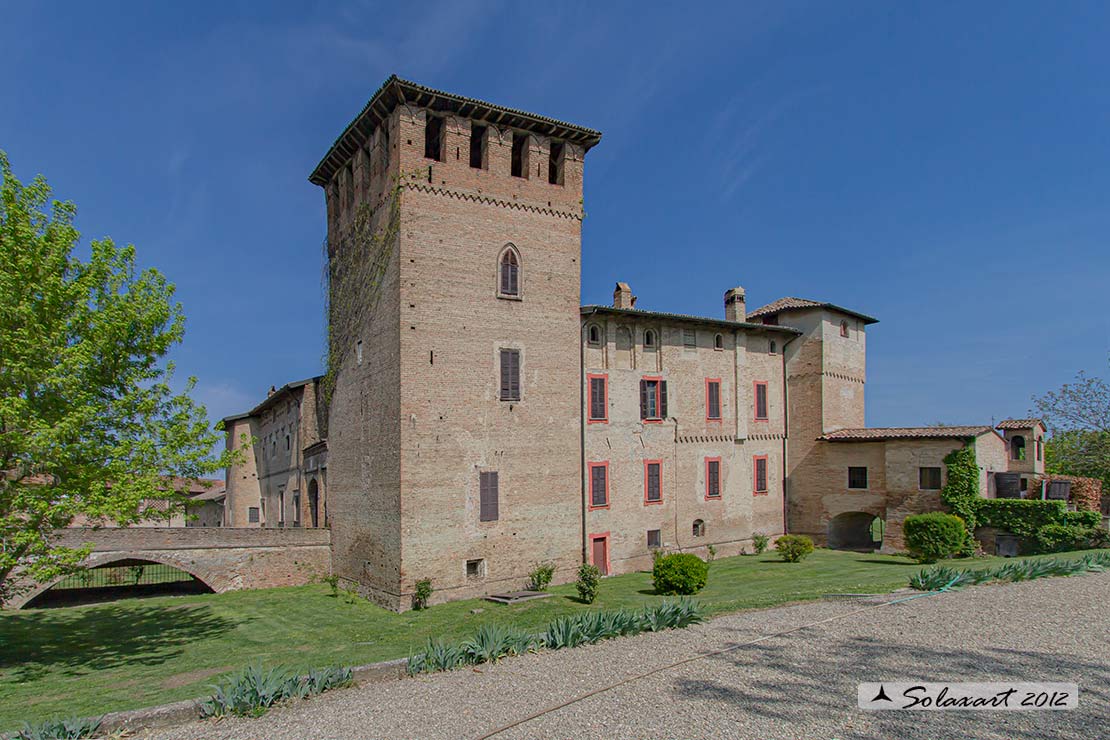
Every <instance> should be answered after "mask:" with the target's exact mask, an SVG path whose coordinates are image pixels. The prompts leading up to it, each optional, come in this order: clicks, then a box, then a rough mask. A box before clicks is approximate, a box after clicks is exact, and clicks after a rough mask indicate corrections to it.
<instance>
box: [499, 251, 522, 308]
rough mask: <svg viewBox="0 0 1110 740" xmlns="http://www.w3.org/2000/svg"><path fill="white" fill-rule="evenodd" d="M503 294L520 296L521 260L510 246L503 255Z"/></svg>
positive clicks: (501, 282) (501, 281)
mask: <svg viewBox="0 0 1110 740" xmlns="http://www.w3.org/2000/svg"><path fill="white" fill-rule="evenodd" d="M500 288H501V295H505V296H512V297H514V298H519V297H520V262H519V261H518V260H517V258H516V252H514V251H513V249H512V248H511V247H510V248H508V249H506V250H505V252H504V253H503V254H502V255H501V280H500Z"/></svg>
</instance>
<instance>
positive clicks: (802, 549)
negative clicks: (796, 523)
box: [775, 534, 813, 563]
mask: <svg viewBox="0 0 1110 740" xmlns="http://www.w3.org/2000/svg"><path fill="white" fill-rule="evenodd" d="M775 549H776V550H778V551H779V556H780V557H781V558H782V559H783V560H784V561H785V562H787V563H800V562H801V561H803V560H805V559H806V557H807V556H808V555H809V554H810V553H812V552H813V540H811V539H810V538H809V537H806V536H805V535H804V534H784V535H783V536H782V537H779V538H778V539H777V540H775Z"/></svg>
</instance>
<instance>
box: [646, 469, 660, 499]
mask: <svg viewBox="0 0 1110 740" xmlns="http://www.w3.org/2000/svg"><path fill="white" fill-rule="evenodd" d="M661 467H662V466H660V464H659V463H648V466H647V500H648V501H660V500H662V498H663V495H662V490H661V486H660V484H661V481H660V478H661V472H662V471H661V470H660V468H661Z"/></svg>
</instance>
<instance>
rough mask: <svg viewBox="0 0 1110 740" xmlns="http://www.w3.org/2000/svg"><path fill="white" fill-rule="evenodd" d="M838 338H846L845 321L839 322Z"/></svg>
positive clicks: (846, 328) (846, 325) (846, 323)
mask: <svg viewBox="0 0 1110 740" xmlns="http://www.w3.org/2000/svg"><path fill="white" fill-rule="evenodd" d="M840 336H842V337H846V336H848V322H847V321H841V322H840Z"/></svg>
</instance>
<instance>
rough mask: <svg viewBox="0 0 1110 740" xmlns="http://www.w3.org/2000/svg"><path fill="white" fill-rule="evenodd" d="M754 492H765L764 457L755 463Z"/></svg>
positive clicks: (765, 461)
mask: <svg viewBox="0 0 1110 740" xmlns="http://www.w3.org/2000/svg"><path fill="white" fill-rule="evenodd" d="M755 490H757V491H766V490H767V458H765V457H761V458H759V459H758V460H756V461H755Z"/></svg>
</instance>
